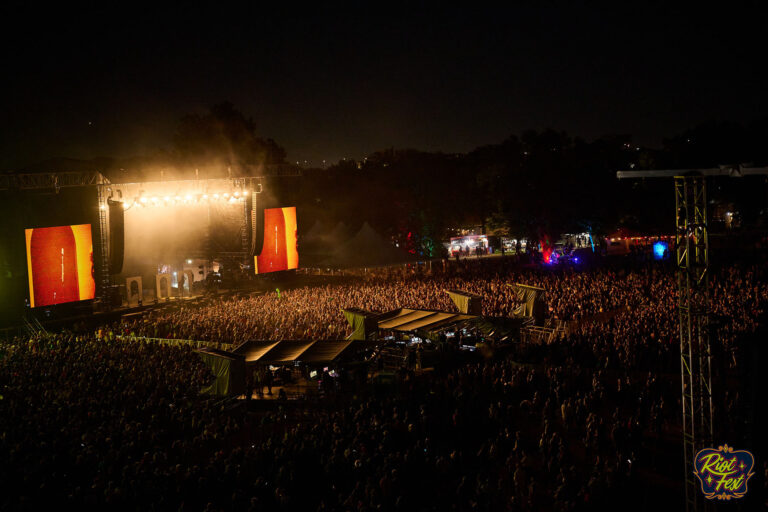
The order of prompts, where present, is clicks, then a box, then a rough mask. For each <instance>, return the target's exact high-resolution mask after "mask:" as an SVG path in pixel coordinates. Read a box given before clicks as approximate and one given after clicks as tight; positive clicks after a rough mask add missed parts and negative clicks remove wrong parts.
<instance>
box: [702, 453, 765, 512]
mask: <svg viewBox="0 0 768 512" xmlns="http://www.w3.org/2000/svg"><path fill="white" fill-rule="evenodd" d="M693 465H694V468H695V471H694V474H695V475H696V476H697V477H698V478H699V481H700V482H701V490H702V492H703V493H704V496H706V497H707V499H710V500H713V499H718V500H730V499H732V498H734V499H735V498H743V497H744V495H745V494H747V482H748V481H749V478H750V477H751V476H752V475H754V474H755V473H754V472H753V471H752V468H753V466H754V465H755V457H754V456H753V455H752V454H751V453H750V452H748V451H746V450H734V449H733V447H732V446H728V445H727V444H726V445H723V446H718V447H717V450H715V449H713V448H704V449H703V450H701V451H699V453H697V454H696V458H695V459H694V461H693Z"/></svg>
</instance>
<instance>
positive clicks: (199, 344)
mask: <svg viewBox="0 0 768 512" xmlns="http://www.w3.org/2000/svg"><path fill="white" fill-rule="evenodd" d="M115 338H117V339H121V340H129V341H151V342H154V343H162V344H163V345H171V346H174V347H179V346H182V345H190V346H192V347H193V348H196V349H200V348H215V349H219V350H227V351H231V350H232V348H233V344H232V343H220V342H217V341H199V340H180V339H169V338H150V337H148V336H131V335H117V336H115Z"/></svg>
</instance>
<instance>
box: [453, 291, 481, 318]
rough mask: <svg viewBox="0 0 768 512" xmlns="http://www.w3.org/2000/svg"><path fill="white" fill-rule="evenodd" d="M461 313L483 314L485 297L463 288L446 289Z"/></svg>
mask: <svg viewBox="0 0 768 512" xmlns="http://www.w3.org/2000/svg"><path fill="white" fill-rule="evenodd" d="M445 293H447V294H448V295H449V296H450V297H451V300H452V301H453V303H454V304H456V307H457V308H458V310H459V312H460V313H465V314H470V315H482V314H483V298H482V297H481V296H480V295H477V294H474V293H469V292H465V291H462V290H445Z"/></svg>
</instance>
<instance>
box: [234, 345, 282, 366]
mask: <svg viewBox="0 0 768 512" xmlns="http://www.w3.org/2000/svg"><path fill="white" fill-rule="evenodd" d="M278 343H280V342H279V341H246V342H245V343H243V344H242V345H240V346H239V347H237V348H236V349H235V350H233V352H234V353H235V354H241V355H243V356H245V362H246V363H252V362H254V361H258V360H259V359H261V356H263V355H264V354H266V353H267V352H269V350H270V349H271V348H272V347H274V346H275V345H277V344H278Z"/></svg>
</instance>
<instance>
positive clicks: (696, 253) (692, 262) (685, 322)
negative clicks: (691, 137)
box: [675, 176, 713, 510]
mask: <svg viewBox="0 0 768 512" xmlns="http://www.w3.org/2000/svg"><path fill="white" fill-rule="evenodd" d="M675 206H676V217H675V219H676V222H675V228H676V230H675V234H676V262H677V269H678V270H677V279H678V281H677V282H678V286H677V289H678V305H679V308H678V309H679V315H680V372H681V384H682V402H683V403H682V406H683V407H682V408H683V460H684V468H685V500H686V508H687V509H688V510H696V509H697V501H699V500H701V499H702V496H701V493H700V492H698V490H697V483H696V477H695V476H694V466H693V463H694V457H695V455H696V453H697V452H698V451H699V450H701V449H702V448H704V447H708V446H711V444H712V437H713V432H712V429H713V427H712V372H711V351H710V344H709V325H708V324H709V321H708V315H709V309H710V308H709V296H708V291H707V284H708V270H709V256H708V254H709V251H708V249H709V241H708V233H707V198H706V178H705V177H703V176H676V177H675Z"/></svg>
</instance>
